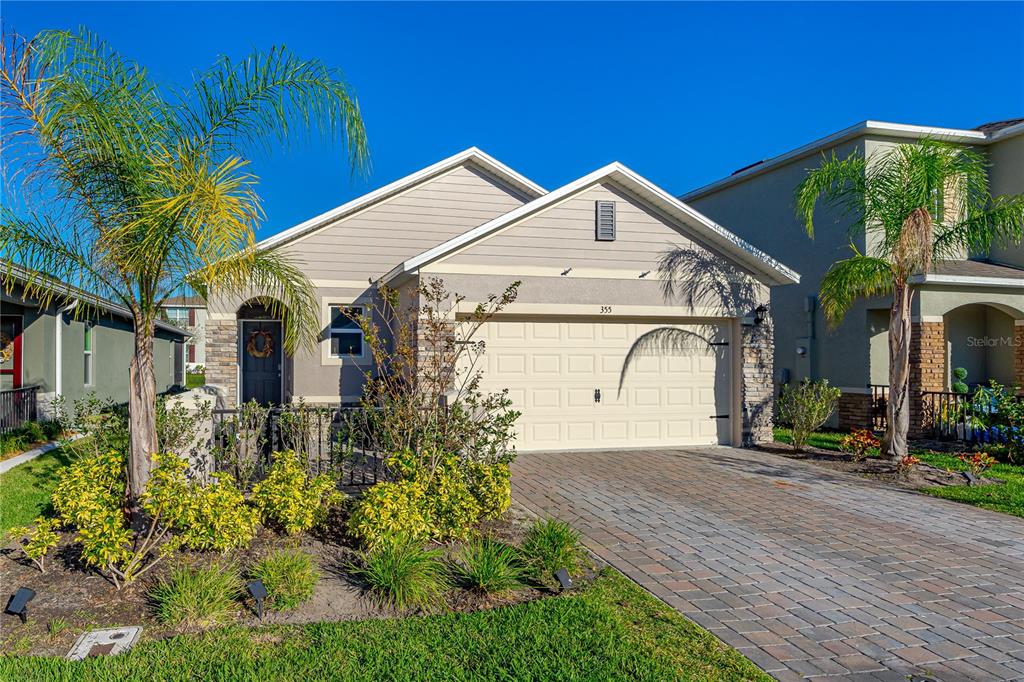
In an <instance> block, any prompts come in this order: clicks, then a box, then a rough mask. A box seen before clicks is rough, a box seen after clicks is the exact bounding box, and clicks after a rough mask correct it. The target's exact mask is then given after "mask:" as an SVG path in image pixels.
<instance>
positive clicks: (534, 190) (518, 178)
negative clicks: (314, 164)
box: [256, 147, 547, 249]
mask: <svg viewBox="0 0 1024 682" xmlns="http://www.w3.org/2000/svg"><path fill="white" fill-rule="evenodd" d="M466 163H474V164H476V165H477V166H479V167H480V168H482V169H483V170H484V171H486V172H488V173H490V174H492V175H494V176H496V177H497V178H498V179H499V180H502V181H504V182H506V183H507V184H509V185H510V186H511V187H512V188H513V189H515V190H517V191H519V192H521V193H522V194H524V195H525V196H526V197H527V198H536V197H539V196H542V195H544V194H546V193H547V190H545V189H544V188H543V187H541V186H540V185H538V184H537V183H535V182H533V181H532V180H530V179H529V178H527V177H526V176H525V175H522V174H520V173H518V172H516V171H514V170H512V169H511V168H509V167H508V166H506V165H505V164H503V163H502V162H500V161H498V160H497V159H495V158H494V157H492V156H490V155H489V154H486V153H484V152H483V151H481V150H480V149H477V148H476V147H470V148H469V149H466V150H465V151H461V152H459V153H458V154H455V155H453V156H449V157H448V158H447V159H442V160H441V161H438V162H437V163H435V164H432V165H430V166H427V167H426V168H423V169H421V170H418V171H416V172H415V173H411V174H409V175H406V176H405V177H404V178H399V179H398V180H395V181H394V182H391V183H389V184H387V185H384V186H383V187H380V188H378V189H375V190H373V191H372V192H369V193H367V194H363V195H362V196H359V197H356V198H355V199H353V200H352V201H349V202H347V203H344V204H342V205H341V206H337V207H335V208H332V209H331V210H330V211H327V212H325V213H321V214H320V215H318V216H315V217H313V218H310V219H309V220H306V221H304V222H301V223H299V224H298V225H295V226H294V227H290V228H288V229H287V230H283V231H281V232H278V233H277V234H275V235H273V236H272V237H268V238H266V239H264V240H263V241H261V242H259V243H258V244H256V248H257V249H267V248H271V247H274V246H278V245H280V244H283V243H284V242H287V241H291V240H293V239H298V238H299V237H301V236H303V235H305V234H306V233H308V232H311V231H313V230H316V229H318V228H320V227H324V226H326V225H327V224H328V223H332V222H334V221H337V220H340V219H341V218H344V217H346V216H349V215H351V214H353V213H355V212H356V211H360V210H363V209H365V208H369V207H370V206H372V205H374V204H376V203H378V202H380V201H383V200H384V199H387V198H389V197H392V196H394V195H396V194H400V193H401V192H404V191H406V190H408V189H410V188H412V187H413V186H415V185H418V184H420V183H421V182H423V181H425V180H428V179H431V178H434V177H438V176H440V175H443V174H445V173H448V172H450V171H452V170H454V169H455V168H457V167H459V166H462V165H463V164H466Z"/></svg>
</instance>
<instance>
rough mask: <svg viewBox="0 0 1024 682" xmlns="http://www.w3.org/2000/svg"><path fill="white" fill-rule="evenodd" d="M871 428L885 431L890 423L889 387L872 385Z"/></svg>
mask: <svg viewBox="0 0 1024 682" xmlns="http://www.w3.org/2000/svg"><path fill="white" fill-rule="evenodd" d="M870 388H871V428H873V429H874V430H875V431H885V428H886V425H888V423H889V386H888V385H887V384H871V386H870Z"/></svg>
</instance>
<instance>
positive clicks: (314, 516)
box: [252, 450, 345, 535]
mask: <svg viewBox="0 0 1024 682" xmlns="http://www.w3.org/2000/svg"><path fill="white" fill-rule="evenodd" d="M273 459H274V463H273V464H272V465H271V467H270V472H269V473H268V475H267V478H266V479H264V480H263V481H260V482H259V483H257V484H256V485H255V486H254V487H253V489H252V500H253V502H254V503H255V504H256V508H257V509H259V510H260V516H261V517H262V519H263V521H264V523H267V524H272V525H275V526H277V527H278V528H280V529H282V530H283V531H285V532H286V533H288V534H289V535H294V534H295V533H300V532H302V531H307V530H310V529H311V528H313V527H314V526H318V525H319V524H321V523H323V521H324V520H325V519H326V518H327V515H328V513H329V512H330V508H331V507H332V506H335V505H338V504H341V502H342V500H344V499H345V496H344V495H342V494H341V492H339V491H338V490H337V486H336V485H335V483H334V480H333V479H331V477H330V476H326V475H321V476H316V477H313V478H310V477H308V476H307V475H306V468H305V466H303V463H302V462H300V461H299V455H297V454H296V453H295V452H294V451H292V450H285V451H283V452H275V453H274V454H273Z"/></svg>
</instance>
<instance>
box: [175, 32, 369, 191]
mask: <svg viewBox="0 0 1024 682" xmlns="http://www.w3.org/2000/svg"><path fill="white" fill-rule="evenodd" d="M193 93H194V95H193ZM193 93H188V94H186V95H184V96H183V100H184V102H183V104H184V108H183V113H184V117H185V121H186V124H187V125H188V128H189V130H190V131H191V135H192V139H193V140H194V142H195V144H196V145H197V146H200V147H202V146H207V145H209V146H211V147H213V148H214V149H218V150H220V149H223V148H224V147H227V148H230V149H238V148H251V147H253V146H256V147H261V148H265V147H266V144H267V142H268V140H269V139H270V138H272V137H276V138H277V139H278V140H280V141H282V142H286V141H288V140H289V138H291V137H293V136H294V135H295V134H296V130H295V128H296V127H298V128H299V129H300V130H302V131H303V132H309V131H311V130H317V131H319V132H320V133H321V134H322V136H323V138H324V140H325V141H328V142H333V141H335V140H338V139H340V140H342V141H343V142H344V144H345V146H346V148H347V149H348V154H349V162H350V164H351V167H352V169H353V170H354V171H362V170H366V169H367V168H368V163H369V152H368V147H367V141H366V130H365V128H364V126H363V120H362V116H361V114H360V111H359V103H358V101H357V100H356V98H355V95H354V94H353V93H352V89H351V88H350V87H349V86H348V84H347V83H345V81H344V80H343V79H342V77H341V74H340V73H339V72H338V71H337V70H336V69H331V68H329V67H327V66H326V65H325V64H324V63H323V62H321V61H319V60H317V59H310V60H303V59H299V58H298V57H297V56H295V55H294V54H292V53H291V52H290V51H289V50H288V49H286V48H285V47H283V46H280V47H274V48H272V49H271V50H270V51H269V52H267V53H266V54H262V53H260V52H254V53H253V54H251V55H250V56H249V57H248V58H246V59H245V60H243V61H241V62H233V61H231V60H230V59H228V58H226V57H224V58H221V60H220V61H219V62H218V63H217V64H216V65H215V66H214V67H213V68H212V69H210V70H209V71H207V72H206V73H205V74H203V75H202V77H200V78H199V79H198V80H197V81H196V82H195V84H194V85H193Z"/></svg>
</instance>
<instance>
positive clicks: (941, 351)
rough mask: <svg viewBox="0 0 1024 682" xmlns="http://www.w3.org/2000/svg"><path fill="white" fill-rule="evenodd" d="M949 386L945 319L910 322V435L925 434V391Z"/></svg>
mask: <svg viewBox="0 0 1024 682" xmlns="http://www.w3.org/2000/svg"><path fill="white" fill-rule="evenodd" d="M944 390H946V326H945V324H944V323H942V322H912V323H911V325H910V396H909V398H910V436H911V437H912V438H919V437H921V436H922V435H924V429H925V427H927V426H928V424H927V423H926V419H927V415H926V414H925V409H924V401H923V400H922V399H921V393H922V392H923V391H944Z"/></svg>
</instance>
